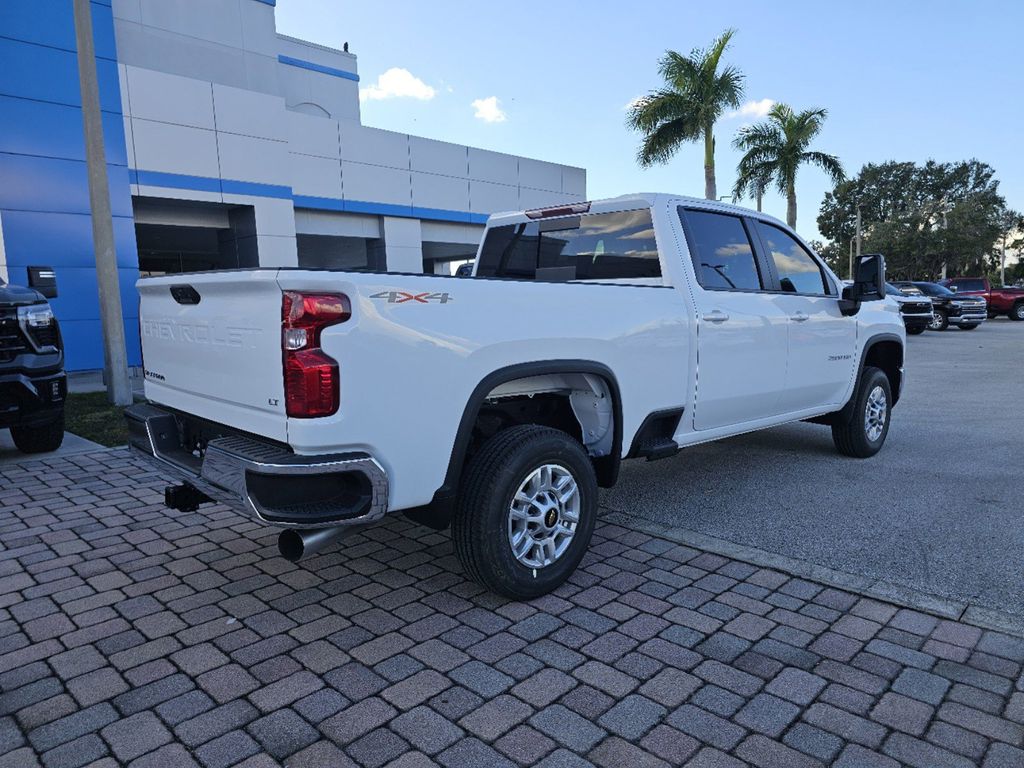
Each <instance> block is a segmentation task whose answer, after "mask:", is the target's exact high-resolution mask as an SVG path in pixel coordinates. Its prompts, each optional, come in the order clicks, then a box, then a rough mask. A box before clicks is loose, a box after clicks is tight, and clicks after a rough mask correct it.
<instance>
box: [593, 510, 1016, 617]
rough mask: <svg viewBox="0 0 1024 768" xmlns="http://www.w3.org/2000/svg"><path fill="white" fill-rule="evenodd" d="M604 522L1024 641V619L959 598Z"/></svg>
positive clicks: (688, 535) (652, 526)
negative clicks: (955, 598) (1021, 638)
mask: <svg viewBox="0 0 1024 768" xmlns="http://www.w3.org/2000/svg"><path fill="white" fill-rule="evenodd" d="M601 520H603V521H605V522H609V523H614V524H616V525H621V526H622V527H623V528H631V529H633V530H636V531H640V532H642V533H646V534H648V535H650V536H657V537H658V538H661V539H667V540H668V541H672V542H675V543H677V544H685V545H686V546H688V547H693V548H694V549H701V550H705V551H707V552H712V553H714V554H716V555H721V556H722V557H728V558H730V559H733V560H741V561H743V562H746V563H750V564H751V565H757V566H760V567H762V568H772V569H774V570H777V571H783V572H784V573H788V574H790V575H793V576H798V577H800V578H802V579H808V580H809V581H817V582H819V583H821V584H826V585H828V586H830V587H836V588H837V589H844V590H846V591H848V592H854V593H856V594H859V595H864V596H865V597H870V598H874V599H876V600H883V601H885V602H889V603H893V604H894V605H899V606H902V607H904V608H913V609H914V610H916V611H921V612H922V613H930V614H932V615H934V616H940V617H942V618H944V619H949V620H951V621H959V622H963V623H964V624H971V625H973V626H976V627H980V628H981V629H993V630H996V631H999V632H1005V633H1007V634H1011V635H1016V636H1018V637H1024V616H1020V615H1017V614H1012V613H1007V612H1005V611H999V610H996V609H994V608H989V607H987V606H980V605H974V604H971V603H966V602H963V601H960V600H953V599H950V598H947V597H941V596H939V595H933V594H930V593H928V592H923V591H921V590H917V589H914V588H912V587H908V586H905V585H903V584H896V583H893V582H890V581H886V580H884V579H876V578H874V577H871V576H861V575H858V574H854V573H847V572H846V571H838V570H835V569H834V568H826V567H825V566H823V565H818V564H817V563H811V562H808V561H806V560H798V559H796V558H791V557H785V556H784V555H779V554H776V553H774V552H768V551H766V550H763V549H758V548H756V547H748V546H746V545H743V544H736V543H735V542H732V541H728V540H727V539H720V538H718V537H716V536H709V535H707V534H704V533H699V532H697V531H691V530H689V529H687V528H681V527H678V526H669V525H663V524H661V523H654V522H651V521H649V520H644V519H642V518H639V517H636V516H634V515H630V514H627V513H625V512H618V511H615V510H611V509H608V508H607V507H604V508H602V514H601Z"/></svg>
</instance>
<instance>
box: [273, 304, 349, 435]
mask: <svg viewBox="0 0 1024 768" xmlns="http://www.w3.org/2000/svg"><path fill="white" fill-rule="evenodd" d="M351 316H352V307H351V305H350V304H349V300H348V297H347V296H345V295H343V294H333V293H298V292H295V291H285V293H284V296H283V298H282V301H281V349H282V351H283V355H284V399H285V411H286V412H287V414H288V415H289V416H291V417H293V418H300V419H311V418H315V417H317V416H330V415H331V414H332V413H334V412H335V411H337V410H338V401H339V391H340V386H339V382H338V361H337V360H335V359H334V358H332V357H330V356H329V355H327V354H325V353H324V351H323V350H322V349H320V333H321V331H323V329H324V328H326V327H327V326H329V325H337V324H338V323H343V322H345V321H346V320H348V319H349V317H351Z"/></svg>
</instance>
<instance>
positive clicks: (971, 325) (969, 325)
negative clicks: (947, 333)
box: [960, 323, 980, 331]
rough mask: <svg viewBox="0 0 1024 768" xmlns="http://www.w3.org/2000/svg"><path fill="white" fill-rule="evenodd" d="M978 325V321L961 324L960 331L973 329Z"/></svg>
mask: <svg viewBox="0 0 1024 768" xmlns="http://www.w3.org/2000/svg"><path fill="white" fill-rule="evenodd" d="M979 325H980V323H968V324H967V325H961V326H960V330H961V331H973V330H974V329H975V328H977V327H978V326H979Z"/></svg>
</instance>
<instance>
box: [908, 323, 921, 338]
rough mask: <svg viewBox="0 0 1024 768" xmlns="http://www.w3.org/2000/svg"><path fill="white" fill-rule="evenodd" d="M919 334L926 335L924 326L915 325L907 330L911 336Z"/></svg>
mask: <svg viewBox="0 0 1024 768" xmlns="http://www.w3.org/2000/svg"><path fill="white" fill-rule="evenodd" d="M919 333H924V326H923V325H913V326H910V327H909V328H907V334H908V335H910V336H917V335H918V334H919Z"/></svg>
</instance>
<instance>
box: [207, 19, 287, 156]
mask: <svg viewBox="0 0 1024 768" xmlns="http://www.w3.org/2000/svg"><path fill="white" fill-rule="evenodd" d="M268 7H269V6H268ZM213 107H214V115H215V117H216V120H217V130H218V131H225V132H227V133H238V134H242V135H244V136H257V137H259V138H263V139H277V140H279V141H284V140H285V137H286V129H285V121H284V100H283V99H280V98H278V97H277V96H268V95H267V94H265V93H257V92H256V91H248V90H245V89H243V88H232V87H230V86H227V85H218V84H217V83H214V85H213Z"/></svg>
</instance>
